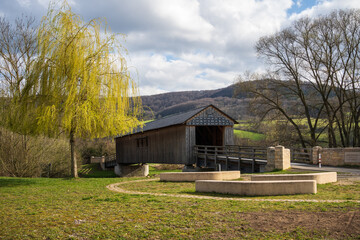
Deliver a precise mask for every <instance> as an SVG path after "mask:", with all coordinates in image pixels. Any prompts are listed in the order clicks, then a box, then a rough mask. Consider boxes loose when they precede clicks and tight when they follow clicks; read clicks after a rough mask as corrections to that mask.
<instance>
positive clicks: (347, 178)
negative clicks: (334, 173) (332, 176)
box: [334, 174, 360, 185]
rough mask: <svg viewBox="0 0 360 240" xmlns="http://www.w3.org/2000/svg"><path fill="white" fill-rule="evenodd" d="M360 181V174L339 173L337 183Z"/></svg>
mask: <svg viewBox="0 0 360 240" xmlns="http://www.w3.org/2000/svg"><path fill="white" fill-rule="evenodd" d="M355 182H360V176H359V175H354V174H338V181H337V182H336V183H334V184H335V185H351V184H354V183H355Z"/></svg>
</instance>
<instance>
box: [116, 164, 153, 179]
mask: <svg viewBox="0 0 360 240" xmlns="http://www.w3.org/2000/svg"><path fill="white" fill-rule="evenodd" d="M114 172H115V174H116V175H118V176H119V177H146V176H147V175H149V165H148V164H136V165H122V164H117V165H116V166H115V167H114Z"/></svg>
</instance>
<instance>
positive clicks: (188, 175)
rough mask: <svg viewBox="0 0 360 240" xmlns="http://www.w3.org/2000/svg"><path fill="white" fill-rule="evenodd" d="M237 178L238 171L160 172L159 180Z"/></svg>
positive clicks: (192, 180)
mask: <svg viewBox="0 0 360 240" xmlns="http://www.w3.org/2000/svg"><path fill="white" fill-rule="evenodd" d="M238 178H240V171H222V172H169V173H160V181H168V182H195V181H196V180H232V179H238Z"/></svg>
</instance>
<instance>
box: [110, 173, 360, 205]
mask: <svg viewBox="0 0 360 240" xmlns="http://www.w3.org/2000/svg"><path fill="white" fill-rule="evenodd" d="M159 180H160V179H159V178H154V179H141V180H134V181H126V182H120V183H113V184H110V185H108V186H106V188H107V189H109V190H110V191H114V192H119V193H126V194H140V195H152V196H165V197H179V198H193V199H194V198H195V199H211V200H232V201H241V202H243V201H255V202H315V203H342V202H356V203H360V200H316V199H260V198H233V197H212V196H200V195H186V194H168V193H150V192H137V191H130V190H125V189H123V188H121V187H120V185H124V184H127V183H133V182H148V181H159Z"/></svg>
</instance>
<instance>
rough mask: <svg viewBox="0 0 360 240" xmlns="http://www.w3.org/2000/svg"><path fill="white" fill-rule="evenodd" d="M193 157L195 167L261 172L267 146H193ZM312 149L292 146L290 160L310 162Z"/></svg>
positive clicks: (112, 158)
mask: <svg viewBox="0 0 360 240" xmlns="http://www.w3.org/2000/svg"><path fill="white" fill-rule="evenodd" d="M193 154H194V158H195V163H196V166H197V167H202V168H205V169H206V168H209V169H216V170H220V171H228V170H240V171H241V172H247V173H250V172H263V171H264V168H265V165H266V164H267V148H265V147H244V146H238V145H226V146H205V145H196V146H194V151H193ZM312 154H313V150H312V149H311V148H292V149H291V162H302V163H310V162H311V156H312ZM116 164H117V163H116V155H115V154H113V155H108V156H106V157H105V167H106V168H111V167H114V166H116Z"/></svg>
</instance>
